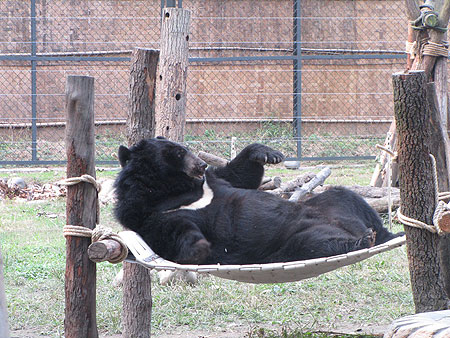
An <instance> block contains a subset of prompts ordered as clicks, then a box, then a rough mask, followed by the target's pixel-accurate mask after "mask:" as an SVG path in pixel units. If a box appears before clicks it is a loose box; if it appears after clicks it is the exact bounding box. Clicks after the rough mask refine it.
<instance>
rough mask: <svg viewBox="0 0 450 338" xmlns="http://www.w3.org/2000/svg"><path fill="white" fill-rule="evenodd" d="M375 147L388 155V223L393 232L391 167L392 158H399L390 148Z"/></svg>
mask: <svg viewBox="0 0 450 338" xmlns="http://www.w3.org/2000/svg"><path fill="white" fill-rule="evenodd" d="M375 147H377V148H378V149H381V150H383V151H385V152H386V153H387V161H386V163H387V168H386V175H387V182H388V222H389V230H392V178H391V165H392V158H394V159H395V158H397V154H396V153H395V152H393V151H392V150H391V149H390V147H384V146H382V145H380V144H377V145H376V146H375Z"/></svg>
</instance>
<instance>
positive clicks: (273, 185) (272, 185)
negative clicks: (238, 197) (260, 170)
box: [258, 176, 281, 190]
mask: <svg viewBox="0 0 450 338" xmlns="http://www.w3.org/2000/svg"><path fill="white" fill-rule="evenodd" d="M280 186H281V178H280V177H278V176H275V177H274V178H272V179H271V180H270V181H268V182H265V183H262V184H261V186H260V187H259V188H258V189H259V190H274V189H277V188H279V187H280Z"/></svg>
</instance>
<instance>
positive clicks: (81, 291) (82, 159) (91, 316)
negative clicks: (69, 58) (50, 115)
mask: <svg viewBox="0 0 450 338" xmlns="http://www.w3.org/2000/svg"><path fill="white" fill-rule="evenodd" d="M66 111H67V116H66V153H67V177H68V178H70V177H78V176H81V175H84V174H88V175H91V176H93V177H95V138H94V78H93V77H88V76H68V77H67V82H66ZM66 218H67V224H68V225H78V226H84V227H86V228H90V229H94V228H95V225H96V222H97V191H96V189H95V187H94V186H92V185H91V184H90V183H80V184H76V185H73V186H69V187H67V206H66ZM90 242H91V241H90V239H89V238H82V237H74V236H68V237H67V239H66V274H65V280H66V283H65V299H66V307H65V319H64V331H65V337H67V338H79V337H89V338H91V337H98V332H97V323H96V318H95V316H96V309H95V287H96V266H95V263H94V262H92V261H91V260H90V259H89V257H88V254H87V250H88V246H89V244H90Z"/></svg>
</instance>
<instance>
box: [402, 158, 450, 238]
mask: <svg viewBox="0 0 450 338" xmlns="http://www.w3.org/2000/svg"><path fill="white" fill-rule="evenodd" d="M430 158H431V163H432V166H433V184H434V189H435V197H436V202H435V205H436V207H435V209H434V213H433V224H431V225H430V224H426V223H424V222H422V221H419V220H417V219H414V218H410V217H407V216H405V215H403V214H402V212H401V208H399V209H398V211H397V218H398V220H399V221H400V222H401V223H402V224H404V225H407V226H411V227H415V228H419V229H425V230H428V231H430V232H432V233H435V234H438V235H439V236H443V235H445V234H446V233H449V232H450V206H449V205H448V204H447V203H445V202H444V201H443V200H444V199H447V198H448V197H449V193H448V192H444V193H439V187H438V178H437V168H436V159H435V158H434V156H433V155H432V154H430Z"/></svg>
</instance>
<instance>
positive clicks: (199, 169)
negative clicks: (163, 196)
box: [184, 152, 208, 178]
mask: <svg viewBox="0 0 450 338" xmlns="http://www.w3.org/2000/svg"><path fill="white" fill-rule="evenodd" d="M184 160H185V162H184V172H185V173H186V175H188V176H190V177H194V178H202V177H203V175H204V174H205V170H206V167H207V166H208V165H207V164H206V162H205V161H203V160H202V159H201V158H199V157H197V156H195V155H194V154H193V153H191V152H189V153H188V154H186V157H185V159H184Z"/></svg>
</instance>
